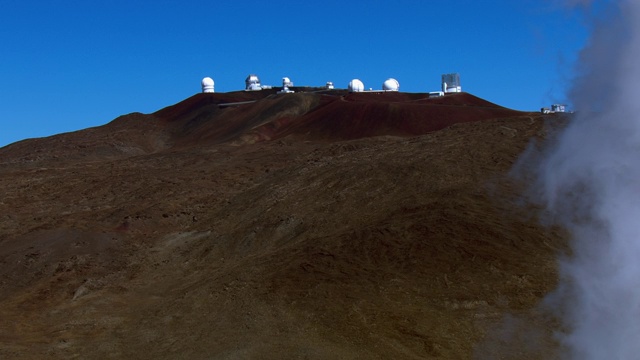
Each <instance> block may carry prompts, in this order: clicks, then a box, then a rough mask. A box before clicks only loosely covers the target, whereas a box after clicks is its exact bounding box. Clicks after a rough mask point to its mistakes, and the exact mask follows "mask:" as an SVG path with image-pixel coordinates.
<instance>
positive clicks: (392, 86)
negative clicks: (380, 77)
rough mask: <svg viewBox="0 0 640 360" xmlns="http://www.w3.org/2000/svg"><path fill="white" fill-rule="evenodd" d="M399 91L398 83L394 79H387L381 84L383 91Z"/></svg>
mask: <svg viewBox="0 0 640 360" xmlns="http://www.w3.org/2000/svg"><path fill="white" fill-rule="evenodd" d="M399 89H400V83H399V82H398V80H396V79H394V78H389V79H387V80H385V82H383V83H382V90H384V91H398V90H399Z"/></svg>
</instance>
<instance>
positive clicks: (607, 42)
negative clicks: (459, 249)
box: [536, 0, 640, 360]
mask: <svg viewBox="0 0 640 360" xmlns="http://www.w3.org/2000/svg"><path fill="white" fill-rule="evenodd" d="M569 3H571V4H572V5H590V3H591V2H590V1H570V2H569ZM601 15H602V16H601V17H600V18H599V19H595V21H594V27H593V29H592V36H591V39H590V42H589V43H588V45H587V46H586V47H585V49H584V50H583V51H582V52H581V54H580V59H579V64H578V69H577V70H578V77H577V78H576V80H575V82H574V84H573V87H572V89H571V91H570V93H569V97H570V100H571V102H572V104H573V107H574V108H575V109H576V110H577V113H576V114H575V117H574V119H573V120H572V122H571V123H570V124H569V125H568V126H567V128H566V129H564V130H563V132H562V133H561V134H560V135H559V136H558V138H557V142H555V143H554V145H553V146H552V147H551V148H550V149H548V152H547V153H546V154H545V160H544V161H543V162H542V163H541V165H540V167H539V169H538V182H537V186H536V191H537V194H538V195H539V196H540V199H542V201H543V203H544V204H545V205H546V207H547V209H548V210H549V212H550V214H552V216H553V218H554V219H555V220H556V221H557V222H558V223H560V224H562V225H563V226H564V227H566V228H567V229H568V230H569V231H570V233H571V235H572V240H571V241H572V242H571V254H570V255H568V256H566V257H565V258H562V259H561V260H560V264H559V270H560V285H559V287H558V290H557V291H556V292H555V293H554V294H552V295H550V296H549V298H548V301H549V303H550V304H552V305H553V306H554V307H555V308H556V309H557V310H558V313H559V314H560V317H561V319H562V321H563V325H564V327H565V328H566V333H565V334H563V335H561V342H562V344H563V345H564V347H565V348H566V350H567V355H568V357H569V358H572V359H587V360H588V359H637V358H639V357H640V341H639V340H640V321H639V320H640V90H639V89H638V82H639V81H638V80H640V1H636V0H620V1H615V2H611V3H610V4H608V5H607V10H606V12H605V13H604V14H601Z"/></svg>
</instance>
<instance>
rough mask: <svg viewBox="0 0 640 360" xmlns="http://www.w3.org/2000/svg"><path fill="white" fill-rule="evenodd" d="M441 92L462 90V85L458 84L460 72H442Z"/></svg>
mask: <svg viewBox="0 0 640 360" xmlns="http://www.w3.org/2000/svg"><path fill="white" fill-rule="evenodd" d="M442 92H445V93H456V92H462V86H460V74H458V73H453V74H442Z"/></svg>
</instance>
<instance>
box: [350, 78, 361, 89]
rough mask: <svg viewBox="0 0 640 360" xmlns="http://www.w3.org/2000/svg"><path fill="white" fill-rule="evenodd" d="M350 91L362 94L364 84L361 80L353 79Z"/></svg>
mask: <svg viewBox="0 0 640 360" xmlns="http://www.w3.org/2000/svg"><path fill="white" fill-rule="evenodd" d="M349 91H351V92H362V91H364V84H363V83H362V81H360V80H359V79H353V80H351V81H349Z"/></svg>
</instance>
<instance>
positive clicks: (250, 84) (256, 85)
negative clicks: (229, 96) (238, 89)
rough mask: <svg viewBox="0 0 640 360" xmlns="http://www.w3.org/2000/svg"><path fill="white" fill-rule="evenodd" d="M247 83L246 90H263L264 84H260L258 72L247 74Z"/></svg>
mask: <svg viewBox="0 0 640 360" xmlns="http://www.w3.org/2000/svg"><path fill="white" fill-rule="evenodd" d="M244 83H245V85H246V88H245V89H246V90H262V85H260V78H258V75H256V74H250V75H249V76H247V79H246V80H245V81H244Z"/></svg>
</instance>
